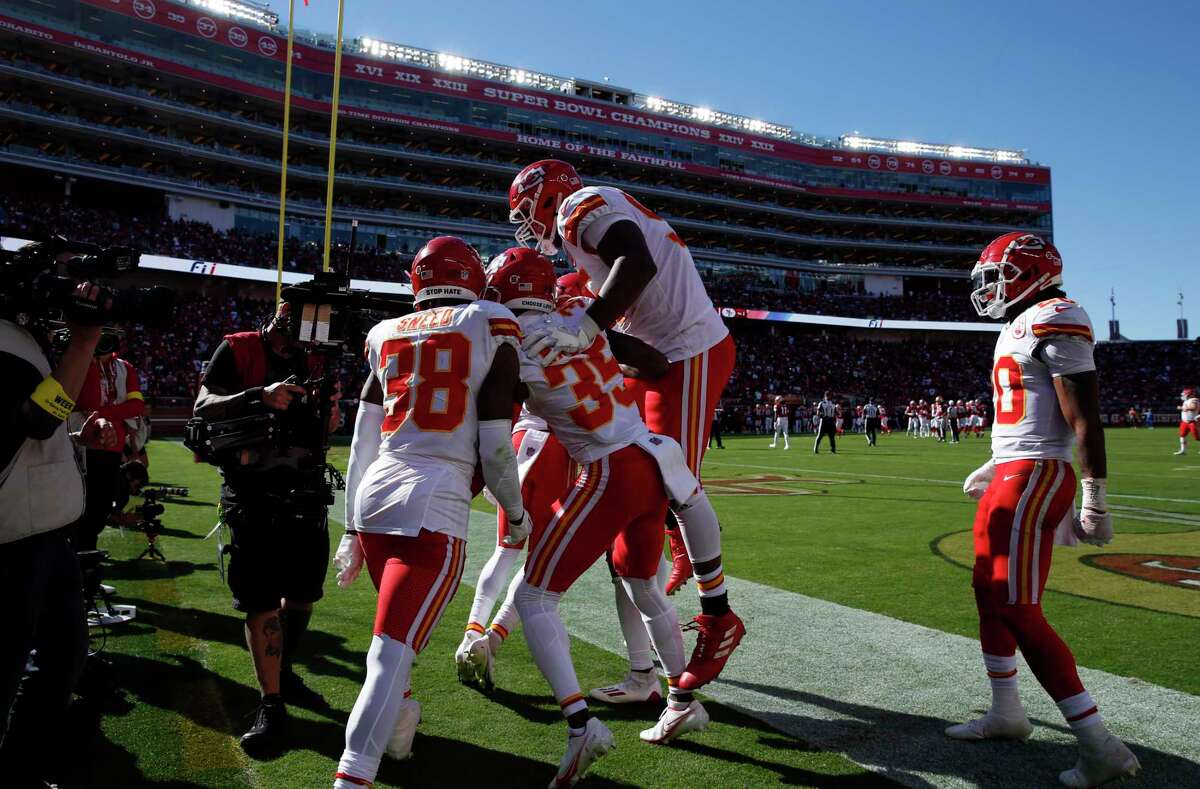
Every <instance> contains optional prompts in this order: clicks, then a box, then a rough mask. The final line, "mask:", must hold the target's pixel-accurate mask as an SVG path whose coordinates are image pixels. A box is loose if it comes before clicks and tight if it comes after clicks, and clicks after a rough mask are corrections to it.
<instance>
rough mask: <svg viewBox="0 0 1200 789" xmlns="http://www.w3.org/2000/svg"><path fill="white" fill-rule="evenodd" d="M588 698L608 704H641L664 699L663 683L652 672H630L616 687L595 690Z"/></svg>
mask: <svg viewBox="0 0 1200 789" xmlns="http://www.w3.org/2000/svg"><path fill="white" fill-rule="evenodd" d="M588 696H590V697H591V698H593V699H595V700H596V701H603V702H606V703H608V704H640V703H641V702H645V701H660V700H661V699H662V681H661V680H659V678H658V674H657V673H655V672H654V671H653V670H650V671H630V672H629V673H628V674H626V675H625V678H624V679H623V680H621V681H620V682H618V683H617V684H616V685H610V686H608V687H607V688H593V689H592V691H591V692H590V693H588Z"/></svg>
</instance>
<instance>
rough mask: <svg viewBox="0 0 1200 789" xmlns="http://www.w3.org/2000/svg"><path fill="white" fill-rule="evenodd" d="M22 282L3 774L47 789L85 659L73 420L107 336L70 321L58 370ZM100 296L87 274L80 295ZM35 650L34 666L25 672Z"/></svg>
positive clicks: (3, 399) (8, 497)
mask: <svg viewBox="0 0 1200 789" xmlns="http://www.w3.org/2000/svg"><path fill="white" fill-rule="evenodd" d="M21 290H22V289H21V288H13V291H12V292H10V293H5V294H2V295H0V302H3V311H2V314H0V380H2V381H4V386H3V387H0V469H2V471H0V600H3V601H4V602H5V604H6V606H5V621H4V634H3V636H2V637H0V776H3V778H0V783H2V784H3V785H4V786H13V787H24V786H43V785H44V783H43V781H44V780H45V778H46V777H47V775H46V773H48V772H50V771H51V770H52V769H53V766H54V764H55V760H56V759H60V758H61V751H62V747H63V743H62V741H61V739H59V738H57V737H56V736H55V734H56V733H57V732H59V731H61V727H62V722H63V717H64V716H65V714H66V712H67V707H68V705H69V704H70V701H71V692H72V690H73V689H74V687H75V683H76V682H77V681H78V679H79V675H80V673H81V672H82V670H83V665H84V662H85V661H86V660H87V641H88V633H87V620H86V618H85V612H84V604H83V588H82V587H83V581H82V579H81V577H80V573H79V562H78V560H77V559H76V556H75V550H74V549H73V548H72V546H71V543H70V541H69V539H68V535H67V531H68V529H67V526H69V525H70V524H71V523H73V522H74V521H75V520H76V519H77V518H78V517H79V516H80V515H82V514H83V509H84V479H83V474H82V473H81V471H80V469H79V464H78V463H77V462H76V459H75V449H74V447H73V445H72V442H71V437H70V436H69V435H68V432H67V425H66V419H67V417H68V416H70V414H71V410H72V409H73V408H74V406H75V399H76V397H78V396H79V391H80V389H81V388H82V387H83V381H84V377H85V376H86V375H87V371H88V366H89V365H90V364H91V362H92V354H93V352H94V350H95V348H96V343H97V342H98V341H99V339H100V327H99V326H79V325H75V324H70V323H69V324H68V328H69V329H70V331H71V339H70V341H69V342H68V344H67V347H66V349H65V350H64V351H63V354H62V357H61V359H60V360H59V363H58V366H56V367H55V368H54V369H53V371H51V368H50V362H49V360H48V359H47V356H46V353H45V348H46V345H45V342H44V341H45V338H44V337H41V336H35V335H34V334H32V333H30V332H29V331H27V330H26V329H25V328H23V327H22V326H19V325H18V324H17V323H15V322H13V321H12V320H9V318H10V317H15V314H16V313H17V312H20V311H21V310H19V309H13V307H15V301H16V299H17V298H19V297H20V291H21ZM98 293H99V289H98V288H95V287H93V286H89V285H87V284H86V283H85V284H83V285H81V286H79V287H78V288H77V289H76V291H75V296H76V298H83V299H90V300H93V301H94V300H95V299H96V298H97V295H98ZM36 325H37V324H36V323H35V324H34V326H36ZM35 330H36V329H35ZM79 437H80V439H81V440H82V441H83V443H85V445H86V446H89V447H95V448H102V447H103V448H112V447H116V445H117V434H116V430H115V429H114V427H113V425H112V423H110V422H108V421H107V420H105V419H103V418H99V417H94V418H91V419H89V420H88V421H87V422H85V423H84V425H83V428H82V430H81V431H80V436H79ZM35 649H36V650H37V654H36V657H35V666H36V669H37V670H36V671H34V672H32V673H30V674H29V675H28V676H26V665H27V662H28V661H29V658H30V652H31V650H35Z"/></svg>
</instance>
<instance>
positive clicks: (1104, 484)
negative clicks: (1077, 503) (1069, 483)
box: [1080, 477, 1108, 512]
mask: <svg viewBox="0 0 1200 789" xmlns="http://www.w3.org/2000/svg"><path fill="white" fill-rule="evenodd" d="M1080 485H1081V487H1082V488H1083V509H1085V510H1094V511H1096V512H1108V501H1107V500H1106V499H1107V496H1108V480H1107V479H1104V478H1100V479H1093V478H1092V477H1084V478H1083V479H1082V480H1080Z"/></svg>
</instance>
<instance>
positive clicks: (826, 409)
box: [813, 392, 837, 455]
mask: <svg viewBox="0 0 1200 789" xmlns="http://www.w3.org/2000/svg"><path fill="white" fill-rule="evenodd" d="M836 413H837V406H836V405H834V404H833V401H832V400H830V399H829V392H826V393H825V397H824V399H822V400H821V402H819V403H817V417H818V419H820V421H819V422H818V423H817V438H816V440H815V441H813V454H814V455H819V454H820V453H821V438H822V437H823V436H829V452H830V453H831V454H834V455H836V454H837V429H836V428H835V426H834V415H835V414H836Z"/></svg>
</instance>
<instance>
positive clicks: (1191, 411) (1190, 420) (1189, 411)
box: [1175, 389, 1200, 455]
mask: <svg viewBox="0 0 1200 789" xmlns="http://www.w3.org/2000/svg"><path fill="white" fill-rule="evenodd" d="M1179 400H1180V403H1179V451H1178V452H1176V453H1175V454H1176V455H1184V454H1187V440H1188V436H1191V437H1192V438H1194V439H1196V440H1197V441H1200V422H1197V421H1196V417H1197V416H1200V398H1197V397H1196V392H1195V390H1194V389H1184V390H1183V393H1182V394H1181V395H1180V396H1179Z"/></svg>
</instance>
